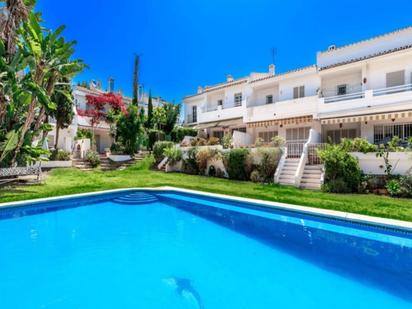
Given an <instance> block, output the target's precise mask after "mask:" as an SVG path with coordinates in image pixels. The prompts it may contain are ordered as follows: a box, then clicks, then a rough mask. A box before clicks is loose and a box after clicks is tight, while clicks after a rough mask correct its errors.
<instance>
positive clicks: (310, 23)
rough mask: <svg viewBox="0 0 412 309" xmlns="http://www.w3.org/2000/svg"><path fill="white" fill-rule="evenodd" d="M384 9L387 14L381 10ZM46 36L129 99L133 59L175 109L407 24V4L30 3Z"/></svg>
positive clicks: (257, 0) (233, 0)
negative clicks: (272, 67) (69, 46)
mask: <svg viewBox="0 0 412 309" xmlns="http://www.w3.org/2000/svg"><path fill="white" fill-rule="evenodd" d="M388 4H389V5H388ZM37 9H38V10H40V11H42V12H43V18H44V19H45V22H46V25H47V26H48V27H52V28H55V27H57V26H58V25H60V24H65V25H66V26H67V29H66V31H65V36H66V37H67V38H68V39H72V40H76V41H77V42H78V45H77V48H76V56H77V57H79V58H81V59H83V60H84V61H85V62H86V63H87V64H88V65H89V66H90V69H88V70H87V71H85V72H84V73H82V74H81V75H80V76H79V77H78V78H77V79H78V80H90V79H100V80H102V81H103V83H104V84H106V81H107V79H108V77H109V76H112V77H114V78H115V80H116V88H120V89H122V90H123V92H124V93H126V94H128V95H130V94H131V90H132V72H133V57H134V56H133V55H134V53H138V54H141V70H140V77H139V78H140V82H141V83H142V84H143V85H144V88H145V90H148V89H149V88H150V89H152V92H153V93H154V94H155V95H160V96H162V97H163V98H165V99H167V100H175V101H176V102H180V101H181V99H182V97H183V96H184V95H188V94H191V93H195V92H196V89H197V86H199V85H208V84H213V83H218V82H222V81H224V80H225V76H226V75H227V74H232V75H233V76H234V77H242V76H245V75H247V74H249V72H251V71H258V72H259V71H266V70H267V66H268V64H269V63H271V61H272V56H271V49H272V47H275V48H276V49H277V56H276V65H277V69H276V70H277V72H283V71H287V70H290V69H293V68H296V67H301V66H305V65H309V64H313V63H315V57H316V52H317V51H319V50H324V49H326V48H327V47H328V46H329V45H331V44H337V45H343V44H347V43H350V42H353V41H357V40H362V39H365V38H368V37H371V36H374V35H378V34H381V33H385V32H389V31H392V30H395V29H398V28H401V27H405V26H409V25H412V13H411V12H412V1H410V0H409V1H398V0H392V1H390V2H387V1H385V2H383V1H379V0H378V1H368V0H365V1H359V0H356V1H354V0H349V1H324V0H312V1H311V0H306V1H303V0H294V1H286V0H283V1H279V0H253V1H250V0H249V1H246V0H219V1H216V0H185V1H183V0H168V1H166V0H117V1H113V0H87V1H86V0H69V1H56V0H38V5H37Z"/></svg>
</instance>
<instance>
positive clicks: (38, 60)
mask: <svg viewBox="0 0 412 309" xmlns="http://www.w3.org/2000/svg"><path fill="white" fill-rule="evenodd" d="M63 30H64V27H63V26H62V27H59V28H58V29H57V30H56V31H50V30H48V31H46V30H45V29H42V28H41V26H40V22H39V16H38V15H37V14H35V13H30V15H29V18H28V20H27V22H25V23H23V26H22V27H21V29H20V30H19V34H20V36H21V40H20V42H18V50H19V51H21V52H22V53H23V55H24V56H25V57H27V59H29V61H28V73H27V74H26V75H27V76H29V77H30V80H31V81H30V82H29V83H28V84H27V86H28V89H29V91H30V92H31V101H30V104H29V105H28V107H27V112H26V117H25V121H24V123H23V125H22V128H21V132H20V137H19V142H18V143H17V145H16V148H15V150H14V156H13V158H12V160H11V164H14V163H15V162H16V160H17V157H18V155H19V151H20V149H21V147H22V146H23V144H24V141H25V135H26V133H27V132H28V130H29V129H30V128H31V126H32V125H34V131H35V132H34V133H36V131H37V130H39V129H40V125H41V123H43V121H44V118H45V115H46V113H47V111H50V110H54V109H55V108H56V107H55V104H54V103H53V102H52V100H51V99H50V96H51V95H52V93H53V90H54V86H55V84H56V82H57V81H58V79H60V78H62V77H67V78H71V77H72V76H73V75H75V74H77V73H79V72H80V71H81V70H83V69H84V67H85V65H84V64H83V62H82V61H80V60H71V57H72V55H73V53H74V49H73V46H74V45H75V42H66V41H65V40H64V38H63V37H62V36H61V33H62V32H63ZM36 116H37V117H36ZM31 136H32V138H34V137H35V134H31Z"/></svg>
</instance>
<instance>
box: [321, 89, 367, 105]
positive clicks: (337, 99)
mask: <svg viewBox="0 0 412 309" xmlns="http://www.w3.org/2000/svg"><path fill="white" fill-rule="evenodd" d="M364 97H365V92H364V91H359V92H353V93H348V94H342V95H336V96H332V97H325V103H334V102H340V101H346V100H356V99H362V98H364Z"/></svg>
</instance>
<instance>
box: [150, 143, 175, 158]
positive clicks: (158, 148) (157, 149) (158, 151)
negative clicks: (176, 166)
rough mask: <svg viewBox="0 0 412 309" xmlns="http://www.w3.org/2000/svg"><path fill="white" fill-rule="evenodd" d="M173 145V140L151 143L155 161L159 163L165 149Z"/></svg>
mask: <svg viewBox="0 0 412 309" xmlns="http://www.w3.org/2000/svg"><path fill="white" fill-rule="evenodd" d="M173 146H174V143H173V142H166V141H160V142H156V143H155V144H154V145H153V156H154V158H155V161H156V163H159V162H160V161H162V160H163V158H164V151H165V149H166V148H171V147H173Z"/></svg>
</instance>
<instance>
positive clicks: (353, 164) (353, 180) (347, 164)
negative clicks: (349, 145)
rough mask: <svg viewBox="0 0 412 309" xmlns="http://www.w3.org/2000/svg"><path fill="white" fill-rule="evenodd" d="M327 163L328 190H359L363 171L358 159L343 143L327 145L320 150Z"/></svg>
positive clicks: (323, 159)
mask: <svg viewBox="0 0 412 309" xmlns="http://www.w3.org/2000/svg"><path fill="white" fill-rule="evenodd" d="M319 157H320V158H321V160H322V162H323V163H324V164H325V183H326V185H325V186H323V188H324V190H325V191H328V192H336V193H338V192H341V193H350V192H359V189H360V185H361V180H362V172H361V170H360V167H359V163H358V161H357V160H356V159H355V158H354V157H352V156H351V155H350V154H349V153H348V152H347V150H346V149H345V147H342V145H327V146H326V148H325V149H323V150H321V151H319Z"/></svg>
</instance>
